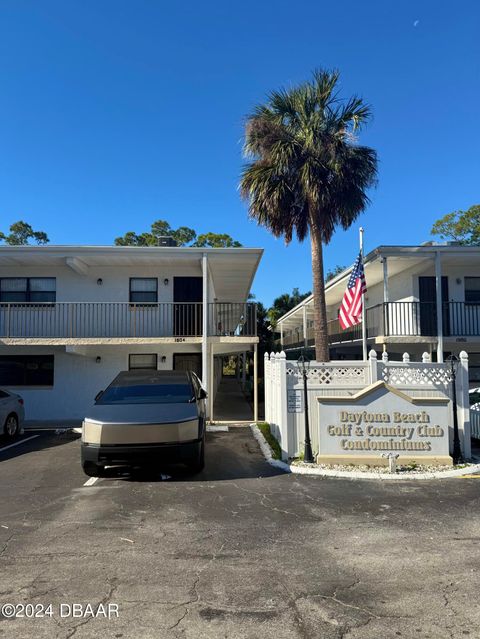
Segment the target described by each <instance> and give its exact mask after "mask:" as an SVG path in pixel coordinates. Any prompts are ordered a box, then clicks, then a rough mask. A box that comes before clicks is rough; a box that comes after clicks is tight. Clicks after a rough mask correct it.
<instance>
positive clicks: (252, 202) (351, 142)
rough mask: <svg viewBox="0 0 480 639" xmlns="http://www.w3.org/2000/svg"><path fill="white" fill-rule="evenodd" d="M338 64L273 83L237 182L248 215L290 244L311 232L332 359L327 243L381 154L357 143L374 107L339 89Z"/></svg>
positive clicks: (253, 121) (361, 194)
mask: <svg viewBox="0 0 480 639" xmlns="http://www.w3.org/2000/svg"><path fill="white" fill-rule="evenodd" d="M338 79H339V74H338V72H337V71H332V72H329V71H323V70H319V71H316V72H314V74H313V79H312V81H311V82H305V83H303V84H301V85H299V86H297V87H294V88H293V89H290V90H288V91H287V90H280V91H274V92H272V93H271V94H270V95H269V96H268V101H267V103H266V104H262V105H259V106H257V107H256V108H255V110H254V112H253V114H252V115H250V116H249V117H248V119H247V123H246V131H245V145H244V153H245V155H246V157H248V158H251V161H250V162H249V163H248V164H247V165H246V166H245V167H244V169H243V172H242V177H241V182H240V190H241V193H242V197H244V198H245V199H246V200H248V203H249V216H250V217H252V218H253V219H255V220H257V222H258V223H259V224H261V225H262V226H265V227H266V228H267V229H269V230H270V231H271V232H272V233H273V235H274V236H275V237H280V236H284V238H285V242H286V243H287V244H288V243H289V242H290V241H291V240H292V237H293V234H294V233H295V234H296V236H297V238H298V240H299V241H300V242H302V241H303V240H305V238H306V237H307V235H308V234H310V242H311V253H312V274H313V293H314V331H315V352H316V358H317V360H318V361H328V359H329V353H328V337H327V314H326V305H325V289H324V276H323V245H324V244H328V243H329V242H330V240H331V238H332V235H333V233H334V231H335V229H336V228H337V227H338V226H341V227H342V228H343V229H348V228H349V226H350V225H351V224H352V223H353V222H354V220H355V219H356V218H357V217H358V216H359V215H360V213H361V212H362V211H364V210H365V208H366V206H367V204H368V203H369V199H368V196H367V194H366V191H367V189H368V188H369V187H370V186H372V185H373V184H374V183H375V180H376V175H377V154H376V152H375V151H374V150H373V149H371V148H369V147H366V146H360V145H358V144H357V143H356V138H355V133H356V132H357V131H359V129H360V128H361V127H362V125H364V124H365V123H366V122H367V121H368V120H369V119H370V115H371V111H370V107H369V106H368V105H366V104H365V103H364V102H363V101H362V100H361V99H360V98H358V97H356V96H354V97H352V98H350V99H349V100H341V99H340V98H339V96H338V90H337V84H338Z"/></svg>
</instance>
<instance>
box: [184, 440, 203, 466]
mask: <svg viewBox="0 0 480 639" xmlns="http://www.w3.org/2000/svg"><path fill="white" fill-rule="evenodd" d="M188 468H189V470H191V471H192V473H201V472H202V470H203V469H204V468H205V436H204V437H203V439H202V443H201V445H200V450H199V452H198V455H197V456H196V457H195V459H192V461H191V462H190V463H189V464H188Z"/></svg>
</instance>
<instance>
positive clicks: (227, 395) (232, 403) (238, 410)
mask: <svg viewBox="0 0 480 639" xmlns="http://www.w3.org/2000/svg"><path fill="white" fill-rule="evenodd" d="M213 420H214V421H215V422H245V421H252V420H253V407H252V406H251V405H250V404H249V403H248V401H247V399H246V398H245V395H244V394H243V391H242V388H241V386H240V383H239V382H238V380H237V379H236V378H235V377H223V378H222V381H221V382H220V386H219V387H218V391H217V396H216V397H215V402H214V404H213Z"/></svg>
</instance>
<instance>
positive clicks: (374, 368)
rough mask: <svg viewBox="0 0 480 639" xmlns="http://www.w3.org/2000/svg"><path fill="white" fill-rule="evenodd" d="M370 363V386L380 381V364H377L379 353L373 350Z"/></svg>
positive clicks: (370, 354) (369, 356)
mask: <svg viewBox="0 0 480 639" xmlns="http://www.w3.org/2000/svg"><path fill="white" fill-rule="evenodd" d="M368 363H369V367H370V384H375V382H376V381H377V380H378V362H377V353H376V351H374V350H373V348H372V350H371V351H370V353H369V354H368Z"/></svg>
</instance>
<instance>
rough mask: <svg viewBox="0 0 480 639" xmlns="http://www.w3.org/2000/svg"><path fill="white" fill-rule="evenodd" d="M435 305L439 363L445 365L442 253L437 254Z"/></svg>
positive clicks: (437, 252)
mask: <svg viewBox="0 0 480 639" xmlns="http://www.w3.org/2000/svg"><path fill="white" fill-rule="evenodd" d="M435 303H436V307H437V362H439V363H440V364H442V363H443V308H442V306H443V304H442V264H441V261H440V251H436V253H435Z"/></svg>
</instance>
